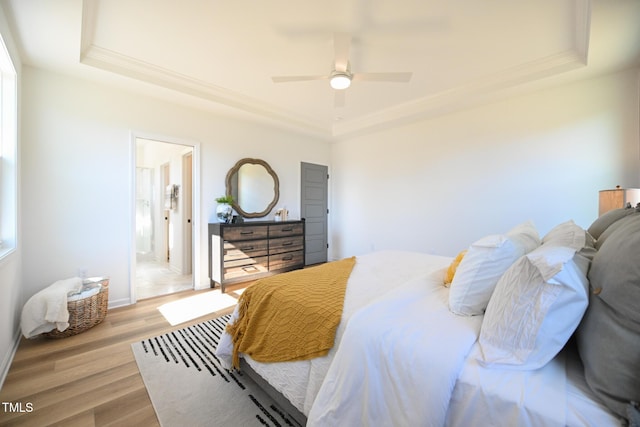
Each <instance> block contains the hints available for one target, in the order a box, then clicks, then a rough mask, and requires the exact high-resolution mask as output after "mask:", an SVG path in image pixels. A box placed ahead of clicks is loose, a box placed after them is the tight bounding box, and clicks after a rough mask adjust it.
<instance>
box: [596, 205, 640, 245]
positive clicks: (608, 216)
mask: <svg viewBox="0 0 640 427" xmlns="http://www.w3.org/2000/svg"><path fill="white" fill-rule="evenodd" d="M635 211H636V210H635V209H634V208H620V209H614V210H612V211H609V212H606V213H604V214H602V215H601V216H600V217H598V219H596V220H595V221H593V224H591V225H590V226H589V228H588V229H587V231H588V232H589V234H591V235H592V236H593V238H594V239H596V240H597V239H599V238H600V235H601V234H602V233H603V232H604V231H605V230H606V229H607V228H609V226H610V225H611V224H613V223H614V222H616V221H617V220H619V219H620V218H624V217H625V216H627V215H631V214H632V213H634V212H635Z"/></svg>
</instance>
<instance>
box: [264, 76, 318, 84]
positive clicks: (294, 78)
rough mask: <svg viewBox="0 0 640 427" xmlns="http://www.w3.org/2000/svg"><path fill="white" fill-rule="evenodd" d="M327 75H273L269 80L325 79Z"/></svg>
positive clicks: (298, 80)
mask: <svg viewBox="0 0 640 427" xmlns="http://www.w3.org/2000/svg"><path fill="white" fill-rule="evenodd" d="M328 78H329V77H328V76H273V77H271V80H272V81H273V82H274V83H287V82H303V81H309V80H326V79H328Z"/></svg>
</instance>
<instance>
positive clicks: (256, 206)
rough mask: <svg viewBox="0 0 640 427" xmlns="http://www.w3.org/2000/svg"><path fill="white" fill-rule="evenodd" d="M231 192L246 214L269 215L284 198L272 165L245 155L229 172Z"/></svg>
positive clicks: (228, 190) (239, 208)
mask: <svg viewBox="0 0 640 427" xmlns="http://www.w3.org/2000/svg"><path fill="white" fill-rule="evenodd" d="M226 185H227V190H226V191H227V196H232V197H233V203H232V204H231V206H232V207H233V209H235V211H236V212H238V213H239V214H240V215H242V216H243V217H244V218H261V217H263V216H267V215H268V214H269V212H271V210H272V209H273V207H274V206H275V205H276V203H278V199H279V198H280V181H279V180H278V175H276V173H275V172H274V171H273V169H271V166H269V164H268V163H267V162H265V161H264V160H260V159H250V158H246V159H241V160H238V162H237V163H236V164H235V166H233V167H232V168H231V169H230V170H229V172H228V173H227V179H226Z"/></svg>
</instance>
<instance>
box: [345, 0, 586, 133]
mask: <svg viewBox="0 0 640 427" xmlns="http://www.w3.org/2000/svg"><path fill="white" fill-rule="evenodd" d="M590 20H591V0H575V3H574V19H573V25H574V28H573V41H572V44H573V45H572V46H571V48H570V49H568V50H566V51H563V52H559V53H557V54H554V55H549V56H547V57H544V58H540V59H537V60H534V61H530V62H526V63H523V64H520V65H518V66H515V67H510V68H507V69H505V70H502V71H501V72H499V73H495V74H491V75H488V76H485V77H484V78H481V79H477V80H475V81H472V82H469V83H467V84H465V85H461V86H458V87H455V88H451V89H449V90H446V91H442V92H438V93H436V94H433V95H431V96H428V97H424V98H422V99H419V100H416V101H413V102H410V103H406V104H402V105H398V106H395V107H392V108H388V109H385V110H381V111H378V112H375V113H373V114H369V115H367V116H363V117H360V118H357V119H351V120H345V121H341V122H339V123H335V124H334V125H333V129H332V135H333V136H334V137H336V138H345V137H349V136H357V135H361V134H364V133H367V132H372V131H377V130H383V129H388V128H391V127H393V126H398V125H401V124H406V123H410V122H412V121H416V120H424V119H428V118H433V117H437V116H440V115H443V114H448V113H451V112H454V111H459V110H462V109H464V108H469V107H472V106H475V105H480V104H483V103H488V102H492V101H497V100H499V99H503V98H505V97H506V96H508V95H509V94H511V93H513V91H514V88H517V87H520V86H523V85H526V84H529V83H532V82H536V81H539V80H542V79H545V78H548V77H552V76H555V75H558V74H561V73H564V72H567V71H571V70H575V69H578V68H582V67H585V66H586V65H587V60H588V51H589V34H590Z"/></svg>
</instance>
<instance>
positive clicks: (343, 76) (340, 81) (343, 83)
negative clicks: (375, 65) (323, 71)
mask: <svg viewBox="0 0 640 427" xmlns="http://www.w3.org/2000/svg"><path fill="white" fill-rule="evenodd" d="M329 84H330V85H331V87H332V88H334V89H336V90H343V89H346V88H348V87H349V86H351V74H349V73H345V72H340V71H334V72H333V73H331V77H330V78H329Z"/></svg>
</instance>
